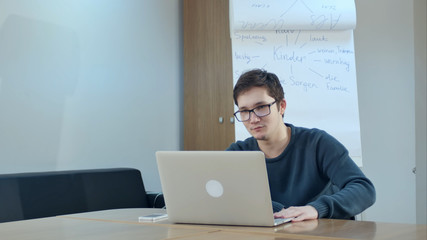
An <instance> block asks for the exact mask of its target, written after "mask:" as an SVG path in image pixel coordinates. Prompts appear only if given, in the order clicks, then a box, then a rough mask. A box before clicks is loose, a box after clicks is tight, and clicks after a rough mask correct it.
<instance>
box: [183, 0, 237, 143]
mask: <svg viewBox="0 0 427 240" xmlns="http://www.w3.org/2000/svg"><path fill="white" fill-rule="evenodd" d="M183 5H184V6H183V25H184V27H183V30H184V53H183V54H184V150H224V149H225V148H227V147H228V146H229V145H230V144H231V143H232V142H233V141H234V119H233V118H232V117H233V110H234V108H233V96H232V94H233V80H232V62H231V61H232V60H231V56H232V55H231V39H230V31H229V16H228V7H229V3H228V0H202V1H201V0H184V4H183ZM220 118H222V123H221V121H220ZM230 118H231V119H233V121H230Z"/></svg>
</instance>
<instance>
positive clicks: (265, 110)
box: [234, 101, 277, 122]
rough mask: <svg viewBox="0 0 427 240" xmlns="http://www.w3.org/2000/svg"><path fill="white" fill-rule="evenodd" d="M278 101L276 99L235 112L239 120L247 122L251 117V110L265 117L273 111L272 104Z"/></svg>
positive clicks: (258, 115)
mask: <svg viewBox="0 0 427 240" xmlns="http://www.w3.org/2000/svg"><path fill="white" fill-rule="evenodd" d="M276 102H277V101H274V102H272V103H270V104H265V105H261V106H258V107H256V108H252V109H251V110H239V111H237V112H235V113H234V116H235V117H236V119H237V121H239V122H246V121H248V120H249V119H251V112H253V113H254V114H255V115H256V116H257V117H265V116H267V115H269V114H270V113H271V109H270V108H271V105H273V104H275V103H276Z"/></svg>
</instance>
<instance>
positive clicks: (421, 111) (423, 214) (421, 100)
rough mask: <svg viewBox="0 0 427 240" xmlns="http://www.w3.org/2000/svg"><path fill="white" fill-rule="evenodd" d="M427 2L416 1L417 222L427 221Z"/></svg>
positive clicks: (422, 0)
mask: <svg viewBox="0 0 427 240" xmlns="http://www.w3.org/2000/svg"><path fill="white" fill-rule="evenodd" d="M426 15H427V1H426V0H415V1H414V31H415V39H414V40H415V42H414V43H415V129H416V131H415V136H416V145H415V149H416V150H415V154H416V159H417V160H416V165H417V171H416V172H417V175H416V182H417V187H416V196H417V223H418V224H427V193H426V189H427V176H426V175H427V152H426V148H427V144H426V142H427V140H426V139H427V114H426V110H427V98H426V95H427V93H426V91H427V90H426V89H427V73H426V66H427V46H426V45H427V27H426V25H427V16H426Z"/></svg>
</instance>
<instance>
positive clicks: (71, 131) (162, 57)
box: [0, 0, 183, 191]
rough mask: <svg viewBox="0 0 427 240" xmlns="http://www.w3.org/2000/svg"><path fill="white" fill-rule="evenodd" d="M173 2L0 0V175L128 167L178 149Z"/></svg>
mask: <svg viewBox="0 0 427 240" xmlns="http://www.w3.org/2000/svg"><path fill="white" fill-rule="evenodd" d="M180 14H181V11H180V0H156V1H140V0H91V1H86V0H62V1H57V0H13V1H12V0H0V165H1V168H0V173H12V172H26V171H43V170H62V169H83V168H107V167H135V168H138V169H140V170H141V171H142V175H143V179H144V182H145V186H146V189H148V190H156V191H157V190H160V182H159V178H158V175H157V168H156V163H155V155H154V153H155V151H156V150H160V149H168V150H169V149H170V150H178V149H179V148H180V145H181V136H180V135H181V130H180V129H181V121H182V120H181V118H182V117H181V112H182V111H181V110H182V109H181V108H182V102H181V92H182V89H181V88H182V75H183V74H182V66H181V60H182V49H181V48H182V47H181V46H182V40H181V36H182V31H181V16H180Z"/></svg>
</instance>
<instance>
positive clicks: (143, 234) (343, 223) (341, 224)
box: [0, 208, 427, 240]
mask: <svg viewBox="0 0 427 240" xmlns="http://www.w3.org/2000/svg"><path fill="white" fill-rule="evenodd" d="M162 212H165V210H162V209H141V208H138V209H115V210H106V211H98V212H87V213H80V214H72V215H63V216H58V217H50V218H40V219H33V220H25V221H16V222H8V223H1V224H0V236H1V239H23V240H25V239H47V240H49V239H103V240H108V239H120V240H125V239H191V240H192V239H194V240H196V239H266V240H267V239H276V240H277V239H283V240H286V239H399V240H400V239H416V240H425V239H427V225H416V224H398V223H380V222H369V221H353V220H332V219H319V220H312V221H304V222H300V223H286V224H283V225H280V226H278V227H245V226H243V227H242V226H220V225H197V224H174V223H171V222H169V221H168V220H163V221H158V222H153V223H147V222H139V220H138V217H140V216H144V215H147V214H151V213H162Z"/></svg>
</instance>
